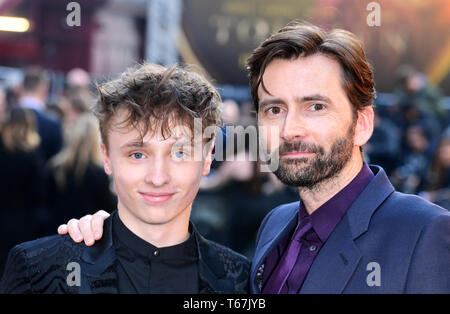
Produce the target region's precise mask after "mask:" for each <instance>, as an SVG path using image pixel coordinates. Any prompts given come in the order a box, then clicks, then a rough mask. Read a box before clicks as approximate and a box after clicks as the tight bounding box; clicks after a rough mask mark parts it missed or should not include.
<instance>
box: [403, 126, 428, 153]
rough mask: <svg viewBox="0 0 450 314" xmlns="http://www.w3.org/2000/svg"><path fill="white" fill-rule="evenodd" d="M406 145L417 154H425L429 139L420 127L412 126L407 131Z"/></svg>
mask: <svg viewBox="0 0 450 314" xmlns="http://www.w3.org/2000/svg"><path fill="white" fill-rule="evenodd" d="M406 143H407V145H408V147H409V148H410V149H411V150H412V151H413V152H417V153H421V152H424V151H425V150H426V149H427V147H428V139H427V137H426V136H425V132H424V130H423V129H422V128H421V127H419V126H412V127H409V128H408V129H407V130H406Z"/></svg>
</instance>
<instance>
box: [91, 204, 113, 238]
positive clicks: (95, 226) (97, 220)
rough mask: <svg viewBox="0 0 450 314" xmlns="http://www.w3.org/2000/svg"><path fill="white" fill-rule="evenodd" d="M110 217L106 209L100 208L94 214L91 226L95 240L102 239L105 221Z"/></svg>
mask: <svg viewBox="0 0 450 314" xmlns="http://www.w3.org/2000/svg"><path fill="white" fill-rule="evenodd" d="M108 217H109V214H108V213H107V212H105V211H104V210H99V211H98V212H96V213H95V214H94V216H92V221H91V226H92V232H93V233H94V240H100V238H101V237H102V235H103V222H104V221H105V219H107V218H108Z"/></svg>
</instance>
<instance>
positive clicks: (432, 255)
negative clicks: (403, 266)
mask: <svg viewBox="0 0 450 314" xmlns="http://www.w3.org/2000/svg"><path fill="white" fill-rule="evenodd" d="M406 293H445V294H448V293H450V215H440V216H437V217H435V218H434V219H433V221H432V222H431V223H429V224H428V225H427V226H425V227H424V229H423V230H422V233H421V235H420V237H419V239H418V241H417V244H416V247H415V250H414V253H413V256H412V260H411V264H410V267H409V272H408V279H407V283H406Z"/></svg>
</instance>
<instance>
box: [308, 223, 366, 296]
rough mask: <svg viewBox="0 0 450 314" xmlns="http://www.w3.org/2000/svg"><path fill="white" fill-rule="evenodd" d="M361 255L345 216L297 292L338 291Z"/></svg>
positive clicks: (344, 283) (334, 292)
mask: <svg viewBox="0 0 450 314" xmlns="http://www.w3.org/2000/svg"><path fill="white" fill-rule="evenodd" d="M361 256H362V255H361V252H360V251H359V249H358V247H357V246H356V245H355V243H354V242H353V238H352V235H351V232H350V228H349V225H348V222H347V219H345V217H344V218H343V220H342V221H341V222H340V223H339V224H338V226H337V227H336V229H335V231H334V232H333V234H332V236H330V238H329V239H328V240H327V242H326V243H325V245H324V246H323V248H322V249H321V250H320V252H319V255H318V256H317V257H316V259H315V260H314V263H313V264H312V266H311V268H310V270H309V272H308V275H307V277H306V279H305V282H304V283H303V286H302V288H301V290H300V293H333V294H336V293H341V292H342V291H343V289H344V287H345V285H346V283H347V281H348V280H349V279H350V277H351V275H352V274H353V272H354V271H355V269H356V267H357V266H358V263H359V261H360V259H361Z"/></svg>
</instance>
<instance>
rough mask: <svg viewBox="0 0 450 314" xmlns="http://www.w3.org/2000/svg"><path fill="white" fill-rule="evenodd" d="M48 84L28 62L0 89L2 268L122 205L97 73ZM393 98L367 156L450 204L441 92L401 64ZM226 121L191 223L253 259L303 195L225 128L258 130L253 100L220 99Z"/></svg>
mask: <svg viewBox="0 0 450 314" xmlns="http://www.w3.org/2000/svg"><path fill="white" fill-rule="evenodd" d="M50 83H51V81H50V79H49V76H48V74H47V72H46V71H44V70H43V69H41V68H39V67H29V68H27V69H25V70H24V73H23V82H22V84H21V85H19V86H14V87H13V88H0V197H1V203H0V204H1V205H0V225H1V226H0V233H1V235H0V236H1V241H0V272H1V271H2V270H3V267H4V263H5V262H6V260H5V259H6V256H7V253H8V251H9V250H10V249H11V248H12V246H13V245H15V244H18V243H20V242H23V241H27V240H31V239H34V238H37V237H42V236H46V235H50V234H54V233H56V228H57V226H58V225H59V224H61V223H64V222H67V221H68V220H69V219H70V218H80V217H82V216H84V215H86V214H92V213H93V212H95V211H97V210H99V209H103V210H106V211H109V212H110V211H112V210H114V209H115V208H116V204H117V199H116V195H115V193H114V191H113V187H112V183H111V182H110V179H109V177H108V176H107V175H106V174H105V173H104V171H103V166H102V157H101V152H100V142H99V141H100V137H99V132H98V125H97V121H96V118H95V117H94V116H93V115H92V113H91V112H90V110H89V107H90V105H91V104H92V103H93V101H95V96H94V95H95V92H94V91H93V90H92V80H91V78H90V77H89V75H88V73H86V72H85V71H83V70H81V69H74V70H72V71H70V72H69V73H68V74H67V75H66V76H65V83H64V87H63V88H62V89H61V91H58V92H56V93H55V92H53V95H50V94H51V93H49V90H50ZM50 96H52V97H50ZM392 96H393V97H391V98H389V101H384V102H383V101H382V100H378V101H377V105H376V109H375V111H376V117H375V131H374V134H373V136H372V138H371V140H370V142H369V143H368V144H367V145H366V147H365V148H364V153H365V155H366V156H365V157H366V160H367V161H368V162H369V163H374V164H379V165H381V166H383V167H384V168H385V170H386V171H387V173H388V175H389V177H390V178H391V180H392V182H393V183H394V185H395V187H396V188H397V189H398V190H399V191H401V192H405V193H413V194H417V195H420V196H421V197H424V198H426V199H428V200H430V201H432V202H435V203H436V204H439V205H441V206H443V207H444V208H447V209H448V208H450V128H449V122H450V114H449V110H448V109H447V108H445V106H444V104H443V103H442V98H441V94H440V93H439V91H438V89H437V88H435V87H433V86H430V85H429V84H428V83H427V80H426V77H425V75H424V74H422V73H420V72H418V71H416V70H414V69H413V68H412V67H408V66H405V67H404V68H403V67H402V68H401V69H399V85H398V88H397V89H396V92H395V93H394V94H393V95H392ZM223 122H224V127H223V128H222V130H223V132H220V133H219V134H218V138H217V140H218V142H217V143H216V147H218V145H221V147H223V148H225V147H226V146H227V143H229V142H230V141H232V140H233V141H232V143H233V144H232V149H224V151H225V152H226V153H227V154H228V155H227V156H226V158H225V161H218V160H215V161H214V162H213V165H212V170H211V173H210V175H208V176H207V177H205V178H204V180H203V181H202V183H201V186H200V192H199V195H198V197H197V199H196V201H195V202H194V205H193V210H192V220H193V221H194V223H195V224H196V226H197V228H198V229H199V231H200V232H201V233H202V234H203V235H205V236H206V237H207V238H208V239H211V240H215V241H218V242H220V243H222V244H225V245H227V246H230V247H231V248H232V249H234V250H236V251H238V252H241V253H243V254H245V255H247V256H248V257H251V256H252V255H253V249H254V239H255V237H256V232H257V229H258V226H259V224H260V222H261V220H262V219H263V217H264V216H265V215H266V214H267V213H268V212H269V211H270V210H271V209H272V208H274V207H276V206H277V205H279V204H282V203H288V202H293V201H297V200H298V194H297V191H296V190H295V189H294V188H292V187H287V186H284V185H283V184H282V183H281V182H280V181H278V179H277V178H276V177H275V176H274V175H273V174H272V173H268V172H261V171H260V166H261V165H260V163H259V162H258V161H257V159H258V158H257V156H253V155H254V153H255V152H254V150H253V149H251V146H252V141H250V137H251V136H250V135H249V134H247V133H246V134H245V136H246V140H245V141H242V142H239V141H237V140H236V138H237V137H239V135H238V134H236V133H235V132H230V131H228V130H229V129H228V128H226V126H241V127H242V128H240V129H237V130H239V132H244V133H245V130H249V127H252V126H253V127H256V116H255V111H254V107H253V104H252V102H251V101H250V100H246V101H239V102H237V101H235V100H233V99H231V98H230V99H224V107H223ZM245 136H244V138H245ZM219 137H220V138H219ZM219 140H220V141H219ZM252 154H253V155H252Z"/></svg>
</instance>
